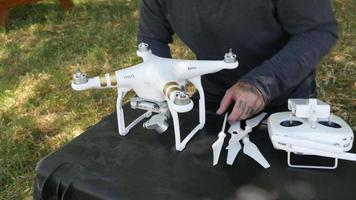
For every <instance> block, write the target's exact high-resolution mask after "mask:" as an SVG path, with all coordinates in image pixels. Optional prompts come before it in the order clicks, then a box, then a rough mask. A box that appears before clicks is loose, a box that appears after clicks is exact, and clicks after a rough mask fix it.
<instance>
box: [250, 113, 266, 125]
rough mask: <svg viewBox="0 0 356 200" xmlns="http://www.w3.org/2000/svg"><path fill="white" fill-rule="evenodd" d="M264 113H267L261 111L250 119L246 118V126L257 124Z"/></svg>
mask: <svg viewBox="0 0 356 200" xmlns="http://www.w3.org/2000/svg"><path fill="white" fill-rule="evenodd" d="M266 115H267V113H261V114H259V115H257V116H256V117H254V118H252V119H248V120H246V126H249V127H250V128H254V127H255V126H257V125H258V124H260V122H261V121H262V119H263V118H264V117H265V116H266Z"/></svg>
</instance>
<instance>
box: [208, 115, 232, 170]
mask: <svg viewBox="0 0 356 200" xmlns="http://www.w3.org/2000/svg"><path fill="white" fill-rule="evenodd" d="M227 115H228V113H226V114H225V118H224V122H223V125H222V128H221V131H220V133H219V135H218V137H219V138H218V139H217V140H216V142H214V144H213V145H212V146H211V147H212V148H213V165H216V164H218V162H219V157H220V153H221V149H222V146H223V144H224V139H225V137H226V134H225V132H224V131H225V126H226V120H227Z"/></svg>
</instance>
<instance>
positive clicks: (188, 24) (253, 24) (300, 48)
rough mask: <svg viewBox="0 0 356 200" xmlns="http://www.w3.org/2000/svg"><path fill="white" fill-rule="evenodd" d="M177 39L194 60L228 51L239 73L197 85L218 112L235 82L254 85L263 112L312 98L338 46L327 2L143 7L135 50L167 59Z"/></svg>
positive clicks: (166, 0)
mask: <svg viewBox="0 0 356 200" xmlns="http://www.w3.org/2000/svg"><path fill="white" fill-rule="evenodd" d="M174 33H176V34H177V35H178V37H180V38H181V40H182V41H183V42H184V43H185V44H186V45H187V46H188V47H189V48H190V49H191V50H192V51H193V52H194V53H195V54H196V56H197V59H202V60H205V59H223V56H224V54H225V52H227V51H228V49H229V48H232V49H233V50H234V52H235V53H237V58H238V60H239V62H240V65H239V67H238V68H237V69H235V70H222V71H220V72H218V73H215V74H208V75H205V76H203V77H202V83H203V86H204V89H205V93H206V98H207V100H208V101H212V102H216V105H219V103H220V100H221V99H222V97H223V95H224V93H225V91H226V90H227V89H228V88H230V87H231V86H232V85H233V84H235V83H236V82H237V81H238V80H241V81H245V82H248V83H252V84H254V85H255V86H256V87H257V88H258V89H259V90H260V91H261V93H262V95H263V97H264V99H265V101H266V103H267V105H268V107H270V108H271V109H273V108H274V107H280V106H285V105H287V99H288V98H291V97H300V98H303V97H304V98H306V97H314V96H316V83H315V66H316V65H317V63H318V62H319V60H320V58H321V57H322V56H323V55H325V54H326V53H327V52H328V51H329V50H330V48H331V47H332V46H333V44H334V43H335V41H336V40H337V37H338V33H337V23H336V20H335V17H334V15H333V13H332V10H331V7H330V2H329V1H328V0H253V1H251V0H142V2H141V7H140V21H139V31H138V42H146V43H148V44H150V48H151V49H152V52H153V53H154V54H156V55H159V56H162V57H170V56H171V55H170V50H169V47H168V43H171V42H172V35H173V34H174Z"/></svg>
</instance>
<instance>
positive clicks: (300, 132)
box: [268, 99, 356, 169]
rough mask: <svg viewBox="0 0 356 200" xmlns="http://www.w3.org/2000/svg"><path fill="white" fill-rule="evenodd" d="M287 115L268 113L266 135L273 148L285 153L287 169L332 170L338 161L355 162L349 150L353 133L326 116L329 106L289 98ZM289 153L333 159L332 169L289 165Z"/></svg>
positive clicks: (355, 157) (319, 102)
mask: <svg viewBox="0 0 356 200" xmlns="http://www.w3.org/2000/svg"><path fill="white" fill-rule="evenodd" d="M288 109H289V110H291V112H280V113H274V114H272V115H271V116H270V117H269V119H268V132H269V136H270V139H271V141H272V144H273V146H274V148H276V149H280V150H284V151H286V152H287V153H288V154H287V155H288V157H287V161H288V165H289V166H290V167H297V168H318V169H335V168H336V167H337V164H338V159H344V160H350V161H356V154H352V153H347V152H346V151H349V150H350V149H351V148H352V144H353V139H354V134H353V131H352V129H351V127H350V126H349V125H348V124H347V123H346V122H345V121H343V120H342V119H341V118H340V117H338V116H335V115H332V114H330V106H329V105H328V104H326V103H324V102H322V101H320V100H317V99H289V100H288ZM291 152H293V153H295V154H300V155H315V156H322V157H330V158H335V163H334V165H333V166H309V165H296V164H292V163H291V156H290V154H291Z"/></svg>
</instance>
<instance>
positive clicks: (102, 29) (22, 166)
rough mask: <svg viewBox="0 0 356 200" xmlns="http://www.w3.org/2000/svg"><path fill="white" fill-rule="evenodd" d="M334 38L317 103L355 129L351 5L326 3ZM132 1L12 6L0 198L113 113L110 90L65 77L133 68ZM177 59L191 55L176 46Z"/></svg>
mask: <svg viewBox="0 0 356 200" xmlns="http://www.w3.org/2000/svg"><path fill="white" fill-rule="evenodd" d="M333 4H334V8H335V12H336V15H337V18H338V21H339V22H340V33H341V38H340V41H339V43H338V45H337V46H336V47H335V48H334V50H333V52H332V53H331V54H330V55H329V56H328V57H327V58H325V59H323V61H322V62H321V64H320V65H319V67H318V78H317V80H318V86H319V93H320V98H321V99H323V100H325V101H327V102H329V103H331V104H332V105H333V109H334V112H335V113H336V114H338V115H340V116H342V117H343V118H344V119H346V120H347V121H348V122H349V123H351V124H352V125H353V126H355V125H356V111H355V107H356V93H355V89H356V82H355V78H354V77H356V61H355V55H356V50H355V46H356V44H355V42H356V37H355V34H356V31H355V27H356V24H355V23H356V17H355V14H356V10H355V8H356V1H354V0H335V1H333ZM137 8H138V0H132V1H131V0H108V1H105V0H101V1H99V0H96V1H95V0H91V1H89V0H88V1H84V0H80V1H79V0H77V1H75V7H74V9H73V10H72V12H70V13H66V12H64V11H63V10H62V9H61V7H60V6H59V5H58V3H57V2H56V1H42V2H40V3H36V4H31V5H25V6H19V7H16V8H15V9H13V10H12V12H11V15H10V18H9V21H8V25H7V27H6V29H3V30H2V31H0V199H31V195H32V183H33V178H34V167H35V164H36V162H37V161H38V160H39V159H41V158H42V157H43V156H45V155H46V154H48V153H49V152H51V151H54V150H56V149H58V148H60V147H61V146H62V145H63V144H65V143H66V142H68V141H70V140H71V139H72V138H73V137H75V136H77V135H78V134H80V133H82V132H83V131H84V130H85V128H86V127H88V126H90V125H92V124H95V123H96V122H98V121H99V120H100V119H101V118H102V117H103V116H105V115H107V114H109V113H111V112H113V111H114V109H115V108H114V104H115V103H114V102H115V91H114V90H105V91H104V90H102V91H87V92H81V93H74V92H73V91H72V90H71V88H70V85H69V83H70V79H71V75H72V72H73V71H75V70H76V69H77V68H78V67H80V68H81V69H82V70H83V71H85V72H87V73H88V75H89V76H90V75H95V74H99V73H104V72H108V71H113V70H116V69H118V68H123V67H127V66H130V65H132V64H134V63H138V62H139V59H138V58H137V57H136V55H135V49H136V47H135V44H136V30H137V19H138V11H137ZM172 47H173V52H174V53H173V54H174V56H176V57H181V58H192V57H193V55H192V53H191V52H190V51H189V50H188V49H187V48H186V47H185V46H184V45H183V44H182V43H181V42H180V41H178V40H177V42H176V43H175V44H174V45H172Z"/></svg>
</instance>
